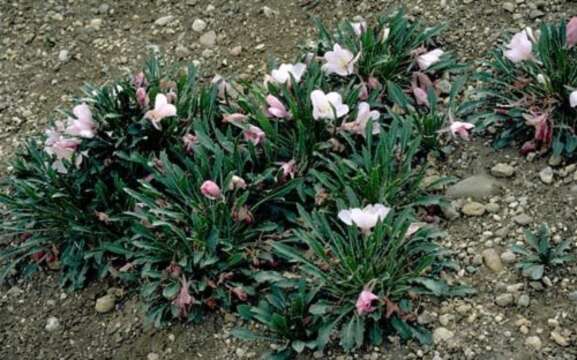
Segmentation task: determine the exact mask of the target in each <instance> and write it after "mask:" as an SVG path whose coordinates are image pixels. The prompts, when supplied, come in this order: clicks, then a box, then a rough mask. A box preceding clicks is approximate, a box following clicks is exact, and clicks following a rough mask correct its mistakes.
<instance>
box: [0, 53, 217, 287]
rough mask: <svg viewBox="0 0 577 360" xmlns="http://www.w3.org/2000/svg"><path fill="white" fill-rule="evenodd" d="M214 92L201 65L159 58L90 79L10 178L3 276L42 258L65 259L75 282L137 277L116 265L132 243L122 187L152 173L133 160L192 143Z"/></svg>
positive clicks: (52, 262) (128, 202)
mask: <svg viewBox="0 0 577 360" xmlns="http://www.w3.org/2000/svg"><path fill="white" fill-rule="evenodd" d="M176 94H178V96H177V95H176ZM216 96H217V90H216V88H213V87H209V88H200V87H199V86H198V84H197V81H196V71H195V69H194V67H192V66H191V67H188V68H187V69H185V71H180V72H175V71H165V68H163V67H161V64H160V62H159V61H158V60H156V59H152V60H151V61H149V62H148V64H147V67H146V69H145V71H144V72H142V73H139V74H137V75H135V76H132V77H131V78H130V79H126V80H121V81H119V82H115V83H112V84H109V85H105V86H103V87H100V88H96V87H92V86H87V87H86V88H85V89H84V96H82V97H80V98H77V99H76V100H75V103H76V104H77V105H75V106H74V107H73V109H72V111H71V112H63V113H62V114H60V115H58V117H57V118H56V119H55V121H54V122H53V125H52V126H51V127H50V128H49V129H48V130H47V131H46V134H45V136H43V137H41V138H38V139H33V140H31V141H29V142H28V144H27V145H26V147H25V148H24V149H23V150H21V152H20V153H18V154H17V156H16V160H15V161H14V163H13V166H12V168H13V170H12V172H11V173H10V174H9V175H8V176H7V177H6V178H5V179H4V183H3V185H4V186H3V188H4V192H3V194H2V195H1V196H0V203H1V204H2V206H3V207H4V208H5V211H6V216H5V217H4V219H3V221H2V231H3V233H7V234H9V235H10V236H12V239H13V241H11V242H10V243H9V244H8V246H7V248H6V249H5V250H4V251H2V254H1V255H0V264H1V265H2V279H3V278H5V277H6V276H7V275H10V274H11V273H13V271H14V270H16V269H17V268H18V267H19V266H20V265H24V266H25V267H26V272H27V273H29V272H30V271H32V270H34V269H37V268H38V267H39V266H42V265H44V264H48V265H49V266H50V267H52V268H57V267H60V268H61V270H62V274H63V276H62V284H63V285H64V286H69V287H72V288H79V287H81V286H82V285H83V284H84V282H85V280H86V279H87V277H89V276H94V275H98V276H101V277H102V276H106V275H107V274H109V273H114V274H116V275H121V276H123V277H126V278H129V277H131V275H130V274H128V273H123V272H118V271H115V270H117V269H118V268H121V267H122V266H124V265H125V264H126V262H127V259H126V258H127V257H129V252H130V251H129V244H128V243H127V242H126V239H127V233H126V230H127V229H128V228H130V225H129V224H130V221H131V220H130V219H129V218H128V217H127V216H126V215H125V211H128V210H130V209H132V207H133V201H132V199H131V198H130V197H129V196H128V195H127V194H126V193H125V192H124V190H123V189H124V188H131V187H135V186H137V184H138V180H139V179H141V178H145V177H147V176H149V175H150V174H149V173H148V170H147V169H146V168H145V167H143V166H142V165H141V163H138V162H135V161H133V159H134V158H136V157H140V158H144V159H146V160H147V161H149V162H150V163H154V162H155V161H156V160H155V159H156V158H157V156H158V154H159V153H160V152H161V151H162V150H164V149H165V148H166V147H167V146H168V144H181V146H180V147H181V149H184V148H186V147H187V146H189V145H187V141H188V140H190V135H189V134H187V131H188V128H189V126H190V124H191V121H190V120H191V119H192V118H196V119H203V121H205V122H207V123H214V121H213V119H214V118H215V116H216V114H217V110H218V109H217V102H216ZM183 137H184V138H183ZM188 143H190V141H188Z"/></svg>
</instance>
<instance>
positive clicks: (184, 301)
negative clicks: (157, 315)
mask: <svg viewBox="0 0 577 360" xmlns="http://www.w3.org/2000/svg"><path fill="white" fill-rule="evenodd" d="M193 302H194V298H193V297H192V296H190V293H189V292H188V281H187V280H186V278H185V277H184V276H183V277H182V280H181V281H180V292H179V293H178V296H177V297H176V299H174V300H173V301H172V303H173V304H174V305H176V307H178V311H179V314H180V316H181V317H186V316H187V315H188V310H189V308H190V305H192V303H193Z"/></svg>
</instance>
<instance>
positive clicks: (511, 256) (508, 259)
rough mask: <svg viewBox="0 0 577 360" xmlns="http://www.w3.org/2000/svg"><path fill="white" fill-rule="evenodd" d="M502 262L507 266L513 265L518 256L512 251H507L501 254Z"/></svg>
mask: <svg viewBox="0 0 577 360" xmlns="http://www.w3.org/2000/svg"><path fill="white" fill-rule="evenodd" d="M501 260H502V261H503V262H504V263H505V264H512V263H514V262H515V261H516V260H517V255H515V253H514V252H512V251H511V250H507V251H505V252H503V253H502V254H501Z"/></svg>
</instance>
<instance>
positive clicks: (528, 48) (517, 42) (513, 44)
mask: <svg viewBox="0 0 577 360" xmlns="http://www.w3.org/2000/svg"><path fill="white" fill-rule="evenodd" d="M504 55H505V57H506V58H507V59H509V60H511V61H512V62H514V63H519V62H522V61H525V60H529V59H532V58H533V43H532V42H531V40H530V38H529V31H528V29H525V30H523V31H521V32H518V33H516V34H515V35H513V37H512V38H511V41H510V42H509V44H508V45H507V50H505V52H504Z"/></svg>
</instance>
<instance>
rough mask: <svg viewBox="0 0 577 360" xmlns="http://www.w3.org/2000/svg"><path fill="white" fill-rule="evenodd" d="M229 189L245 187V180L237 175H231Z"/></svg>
mask: <svg viewBox="0 0 577 360" xmlns="http://www.w3.org/2000/svg"><path fill="white" fill-rule="evenodd" d="M228 189H229V190H231V191H232V190H238V189H246V181H244V179H243V178H241V177H240V176H237V175H233V177H232V179H230V184H229V185H228Z"/></svg>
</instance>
